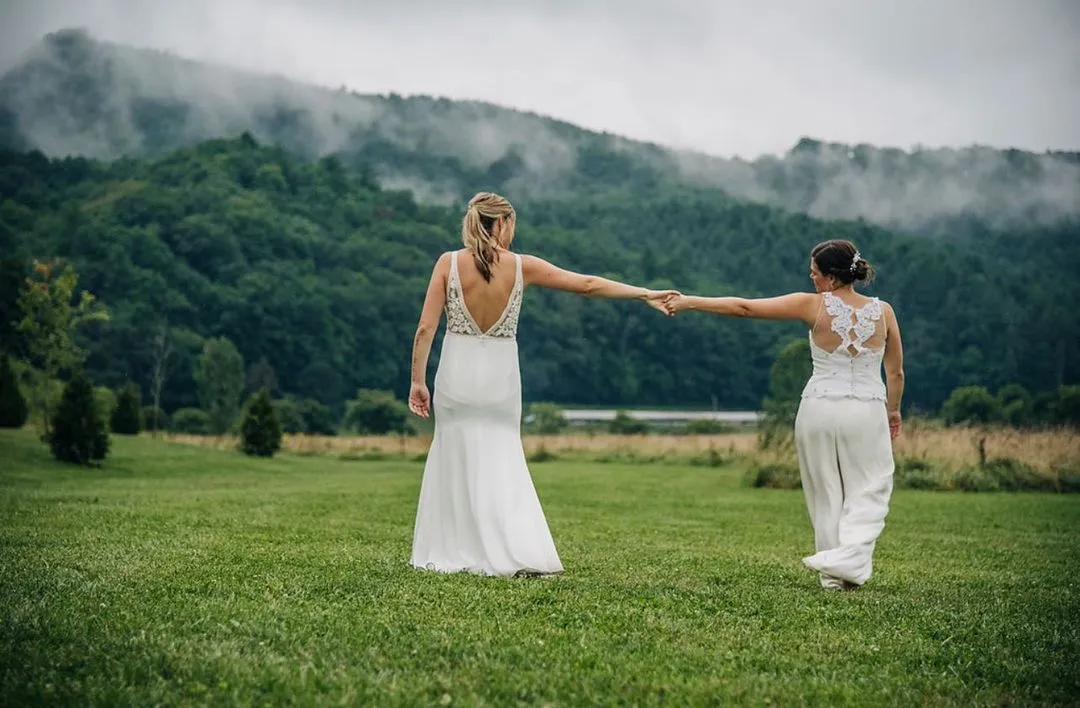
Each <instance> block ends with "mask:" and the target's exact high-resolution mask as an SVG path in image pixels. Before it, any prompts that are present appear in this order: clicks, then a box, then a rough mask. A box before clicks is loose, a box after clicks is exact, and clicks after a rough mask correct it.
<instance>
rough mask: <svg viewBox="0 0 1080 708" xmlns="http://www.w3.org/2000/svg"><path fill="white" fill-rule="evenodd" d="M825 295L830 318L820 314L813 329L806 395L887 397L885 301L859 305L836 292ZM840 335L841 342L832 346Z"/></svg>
mask: <svg viewBox="0 0 1080 708" xmlns="http://www.w3.org/2000/svg"><path fill="white" fill-rule="evenodd" d="M823 299H824V302H823V305H824V314H825V316H826V318H827V320H826V321H825V322H823V321H822V318H819V320H818V322H815V323H814V327H813V329H811V330H810V355H811V357H812V358H813V362H814V373H813V375H812V376H811V377H810V380H809V381H807V382H806V387H805V388H804V389H803V398H858V399H864V400H882V401H883V400H885V384H884V382H882V380H881V361H882V358H883V357H884V355H885V323H884V321H883V318H882V306H881V301H880V300H878V299H877V298H874V299H872V300H871V301H870V302H868V303H866V304H865V305H863V306H862V307H859V308H856V307H854V306H852V305H849V304H847V303H846V302H844V301H843V300H841V299H840V298H838V297H837V296H835V295H833V294H832V293H828V292H827V293H824V295H823ZM837 339H838V340H839V343H838V344H836V346H835V347H833V346H831V345H832V344H833V343H834V342H835V341H836V340H837Z"/></svg>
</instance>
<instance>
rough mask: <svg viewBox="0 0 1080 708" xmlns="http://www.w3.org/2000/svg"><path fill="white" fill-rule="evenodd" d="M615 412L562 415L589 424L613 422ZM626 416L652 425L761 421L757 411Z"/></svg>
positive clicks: (584, 411)
mask: <svg viewBox="0 0 1080 708" xmlns="http://www.w3.org/2000/svg"><path fill="white" fill-rule="evenodd" d="M616 412H617V411H615V410H593V409H583V408H577V409H572V408H565V409H563V415H564V416H566V420H567V421H569V422H571V423H591V422H603V421H610V420H615V414H616ZM626 415H628V416H629V417H631V418H633V419H635V420H645V421H651V422H654V423H680V422H687V421H692V420H712V421H716V422H718V423H743V424H750V423H756V422H758V421H759V420H761V413H759V412H757V411H647V410H628V411H626Z"/></svg>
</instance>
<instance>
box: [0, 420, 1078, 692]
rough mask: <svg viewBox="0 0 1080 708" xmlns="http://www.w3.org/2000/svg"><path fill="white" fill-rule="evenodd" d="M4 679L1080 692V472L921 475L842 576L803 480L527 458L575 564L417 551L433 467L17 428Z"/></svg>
mask: <svg viewBox="0 0 1080 708" xmlns="http://www.w3.org/2000/svg"><path fill="white" fill-rule="evenodd" d="M0 469H2V471H0V705H4V706H14V705H48V704H57V703H63V704H78V705H131V704H138V705H150V704H157V703H162V704H199V705H203V704H217V705H257V704H303V705H328V704H333V705H340V704H346V705H357V704H375V705H379V706H384V705H415V704H432V703H434V704H439V703H443V704H452V705H480V704H483V705H514V704H530V705H532V704H541V705H542V704H552V705H584V704H588V705H593V704H607V705H614V704H619V705H627V704H638V705H652V704H659V703H668V704H694V705H702V704H712V703H715V704H720V703H723V704H727V705H730V704H733V703H738V704H741V703H750V704H755V705H761V704H765V703H769V702H771V703H773V704H776V705H799V704H813V705H826V704H827V705H834V704H858V705H901V706H911V705H933V706H938V705H963V706H968V705H1004V704H1009V705H1017V704H1020V705H1030V704H1048V703H1071V702H1075V701H1078V700H1080V673H1078V665H1077V661H1078V660H1077V657H1078V656H1080V622H1078V620H1077V617H1078V616H1080V581H1078V577H1080V552H1078V550H1077V538H1078V536H1077V534H1078V532H1080V495H1063V496H1054V495H1048V494H1034V493H1031V494H1004V493H1000V494H985V495H977V494H960V493H952V494H949V493H934V492H913V491H906V490H901V491H900V492H898V493H897V494H896V496H895V497H894V504H893V510H892V514H891V515H890V517H889V522H888V525H887V527H886V530H885V534H884V536H883V537H882V540H881V541H880V543H879V545H878V549H879V550H878V556H877V574H876V575H875V577H874V579H873V580H872V581H871V583H870V584H869V585H868V586H866V587H865V588H863V589H861V590H859V591H857V592H853V593H826V592H823V591H821V590H820V589H819V588H818V585H817V580H816V578H815V577H814V576H813V575H812V574H811V573H810V572H809V571H807V570H806V569H804V568H803V567H802V565H801V564H800V562H799V559H800V558H801V557H802V556H803V555H805V554H806V553H808V552H810V551H811V550H812V549H811V534H810V530H809V526H808V523H807V521H806V518H805V511H804V508H803V506H802V497H801V493H800V492H789V491H776V490H765V489H747V488H742V487H740V486H739V479H740V475H741V473H740V471H738V470H734V469H710V468H702V467H678V466H672V467H666V466H659V465H657V466H623V465H614V464H611V465H604V464H581V463H563V462H553V463H546V464H538V465H534V467H533V472H534V477H535V480H536V485H537V488H538V490H539V492H540V495H541V500H542V501H543V503H544V507H545V510H546V512H547V515H548V520H549V522H550V524H551V527H552V532H553V533H554V536H555V540H556V543H557V544H558V547H559V551H560V554H561V555H562V559H563V563H564V565H565V566H566V568H567V573H566V575H565V576H563V577H561V578H557V579H553V580H528V579H520V580H506V579H493V578H478V577H472V576H460V575H459V576H449V577H448V576H440V575H435V574H430V573H426V572H420V571H414V570H412V569H410V568H409V566H408V558H409V547H410V543H411V538H412V523H413V514H414V511H415V503H416V495H417V492H418V489H419V483H420V473H421V466H420V465H419V464H417V463H405V462H345V461H338V460H332V459H324V458H316V457H279V458H275V459H273V460H251V459H246V458H244V457H243V456H241V455H240V454H238V453H231V452H221V451H211V450H203V449H197V448H191V447H183V446H179V445H170V444H166V443H156V442H153V441H150V440H146V439H139V440H125V439H121V438H116V437H114V438H113V455H112V456H111V457H110V458H109V460H108V461H107V463H106V464H105V466H104V467H103V468H102V469H91V470H84V469H77V468H71V467H66V466H60V465H58V464H55V463H53V462H51V461H50V460H49V458H48V457H47V452H46V449H45V448H44V447H43V446H41V445H40V444H39V443H38V442H37V441H36V440H34V439H33V438H32V436H31V435H30V434H29V433H27V432H18V433H12V432H10V431H2V432H0Z"/></svg>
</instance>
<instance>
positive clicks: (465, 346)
mask: <svg viewBox="0 0 1080 708" xmlns="http://www.w3.org/2000/svg"><path fill="white" fill-rule="evenodd" d="M515 220H516V217H515V213H514V209H513V207H512V206H511V205H510V202H508V201H507V200H506V199H504V198H503V197H501V196H499V195H497V194H492V193H490V192H482V193H480V194H477V195H476V196H474V197H473V198H472V199H471V200H470V201H469V206H468V210H467V211H466V213H465V218H464V220H463V222H462V241H463V242H464V245H465V248H464V249H463V250H460V251H455V252H452V253H445V254H443V255H442V257H440V258H439V260H438V262H436V264H435V269H434V272H433V273H432V275H431V282H430V284H429V285H428V290H427V296H426V298H425V300H424V308H423V312H422V313H421V315H420V323H419V326H418V327H417V330H416V338H415V341H414V343H413V355H412V386H411V390H410V393H409V408H410V409H411V410H412V412H413V413H415V414H416V415H418V416H421V417H424V418H426V417H428V415H430V413H431V396H430V394H429V392H428V387H427V383H426V379H427V376H426V370H427V363H428V356H429V354H430V351H431V343H432V340H433V339H434V336H435V331H436V329H437V328H438V326H439V321H440V319H441V315H442V313H443V311H445V312H446V330H447V331H446V336H445V338H444V340H443V345H442V352H441V354H440V356H439V367H438V371H437V373H436V374H435V400H434V412H435V435H434V438H433V439H432V442H431V449H430V450H429V452H428V456H427V463H426V465H425V467H424V478H423V482H422V483H421V487H420V501H419V505H418V508H417V511H416V526H415V530H414V535H413V547H412V565H413V566H414V567H417V568H426V569H428V570H435V571H441V572H446V573H451V572H458V571H468V572H473V573H478V574H484V575H504V576H505V575H515V574H551V573H559V572H561V571H562V569H563V566H562V562H561V561H560V560H559V554H558V552H556V550H555V543H554V541H552V538H551V532H550V531H549V530H548V525H547V520H546V519H545V518H544V512H543V509H541V507H540V500H539V499H538V498H537V495H536V490H535V488H534V487H533V483H532V478H531V477H530V476H529V469H528V467H527V465H526V462H525V452H524V450H523V448H522V445H521V375H520V369H519V368H518V347H517V325H518V317H519V315H520V312H521V302H522V295H523V293H524V291H525V289H526V288H527V287H528V286H530V285H538V286H541V287H546V288H554V289H557V290H565V291H569V292H573V293H578V294H581V295H587V296H593V297H604V298H614V299H639V300H644V301H645V302H646V303H648V304H649V305H651V306H652V307H654V308H655V309H657V310H659V311H661V312H664V313H665V314H670V312H669V310H668V309H667V307H666V306H665V304H664V303H665V301H666V300H667V299H668V298H670V297H673V296H675V295H677V294H678V293H675V292H673V291H655V290H648V289H646V288H639V287H634V286H631V285H626V284H624V283H618V282H615V281H611V280H607V279H605V278H599V277H596V276H592V275H581V274H578V273H571V272H569V271H565V270H562V269H560V268H557V267H555V266H553V265H551V264H550V263H548V262H546V261H544V260H542V259H540V258H536V257H535V256H520V255H517V254H514V253H511V252H510V251H509V247H510V244H511V242H512V241H513V239H514V226H515Z"/></svg>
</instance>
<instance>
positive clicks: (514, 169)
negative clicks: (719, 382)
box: [0, 30, 1080, 234]
mask: <svg viewBox="0 0 1080 708" xmlns="http://www.w3.org/2000/svg"><path fill="white" fill-rule="evenodd" d="M244 131H248V132H250V133H251V134H252V135H254V136H255V137H256V138H257V139H258V140H259V141H260V142H262V143H264V144H274V145H280V146H282V147H284V148H286V149H287V150H289V151H290V152H292V153H294V154H296V155H299V156H302V157H304V158H307V159H314V158H317V157H321V156H325V155H328V154H336V155H338V156H339V157H340V158H341V159H342V162H343V164H344V165H345V166H346V167H349V168H350V169H370V170H372V171H373V174H374V175H375V176H376V177H377V179H378V181H379V183H380V184H381V185H383V186H385V187H387V188H390V189H409V190H411V191H413V193H414V194H415V196H416V198H417V199H418V200H419V201H421V202H424V203H429V204H460V202H461V201H462V199H464V198H466V197H467V196H468V195H469V194H471V193H472V192H474V191H476V190H477V189H480V188H492V189H497V190H500V191H502V192H504V193H506V194H507V195H508V196H509V197H511V198H512V199H513V200H515V201H517V202H524V201H538V200H566V199H579V198H581V197H593V196H596V195H601V194H611V193H617V194H630V195H634V196H635V197H652V196H655V194H656V193H657V191H660V190H663V189H665V188H685V187H703V188H718V189H721V190H723V191H724V192H726V193H727V194H729V195H731V196H733V197H736V198H739V199H743V200H750V201H755V202H760V203H764V204H769V205H774V206H780V207H783V208H785V209H788V210H790V211H797V212H802V213H806V214H809V215H811V216H815V217H818V218H822V219H845V220H847V219H858V218H862V219H865V220H867V221H870V222H872V223H876V224H880V225H884V226H888V227H893V228H900V229H905V230H933V231H935V232H942V233H946V234H948V233H951V228H952V224H951V220H952V219H954V218H955V217H960V216H962V217H963V218H964V219H965V220H975V221H978V222H979V223H980V224H984V225H988V226H990V227H995V228H998V227H1008V228H1017V227H1026V226H1028V225H1040V226H1046V225H1053V224H1055V223H1058V222H1059V221H1061V220H1063V219H1069V218H1075V217H1076V216H1078V215H1080V154H1078V153H1075V152H1071V153H1066V152H1055V153H1047V154H1041V155H1037V154H1032V153H1027V152H1021V151H1018V150H995V149H991V148H984V147H968V148H963V149H919V150H915V151H914V152H910V153H909V152H904V151H901V150H896V149H881V148H875V147H872V146H868V145H855V146H848V145H839V144H831V143H823V142H819V141H815V140H812V139H809V138H804V139H803V140H801V141H800V142H799V143H798V144H797V145H796V146H795V147H794V148H792V150H791V151H789V152H788V153H787V154H786V155H784V156H782V157H762V158H759V159H756V160H753V161H745V160H739V159H731V160H729V159H721V158H717V157H711V156H708V155H703V154H700V153H693V152H686V151H675V150H669V149H666V148H663V147H660V146H657V145H652V144H647V143H642V142H636V141H631V140H626V139H623V138H620V137H617V136H613V135H608V134H602V133H596V132H591V131H587V130H582V129H580V128H577V127H575V126H573V125H570V124H568V123H565V122H561V121H557V120H553V119H550V118H545V117H542V116H538V115H535V114H532V113H524V112H520V111H513V110H507V109H504V108H499V107H497V106H494V105H490V104H486V103H478V102H469V101H450V100H445V99H435V98H430V97H424V96H417V97H409V98H403V97H401V96H397V95H393V94H391V95H389V96H376V95H361V94H357V93H354V92H351V91H349V90H347V89H346V88H344V87H342V88H340V89H338V90H331V89H327V88H321V87H317V86H311V85H305V84H301V83H297V82H293V81H289V80H286V79H283V78H279V77H274V76H265V75H257V74H251V73H245V72H240V71H235V70H232V69H228V68H224V67H219V66H212V65H207V64H202V63H198V62H193V61H189V60H185V59H181V58H178V57H175V56H172V55H170V54H166V53H162V52H157V51H151V50H144V49H133V48H130V47H125V46H118V45H114V44H109V43H104V42H99V41H96V40H94V39H93V38H92V37H90V36H88V35H87V34H86V33H85V32H82V31H79V30H64V31H61V32H57V33H55V34H52V35H49V36H48V37H46V38H45V39H44V40H43V41H42V42H40V43H39V44H38V45H37V46H36V47H35V48H34V49H33V50H32V51H31V52H29V53H28V54H27V55H26V56H25V58H24V60H23V61H22V62H21V63H20V64H19V65H17V66H15V67H13V68H11V69H10V70H9V71H7V73H6V74H5V75H4V76H3V77H2V78H0V144H2V145H6V146H7V147H9V148H12V149H16V150H29V149H39V150H42V151H43V152H45V153H46V154H48V155H51V156H56V157H63V156H66V155H83V156H88V157H94V158H99V159H106V160H110V159H115V158H117V157H120V156H122V155H142V156H160V155H164V154H166V153H168V152H170V151H172V150H175V149H177V148H181V147H190V146H192V145H195V144H197V143H199V142H201V141H203V140H206V139H212V138H234V137H236V136H237V135H239V134H240V133H242V132H244Z"/></svg>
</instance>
